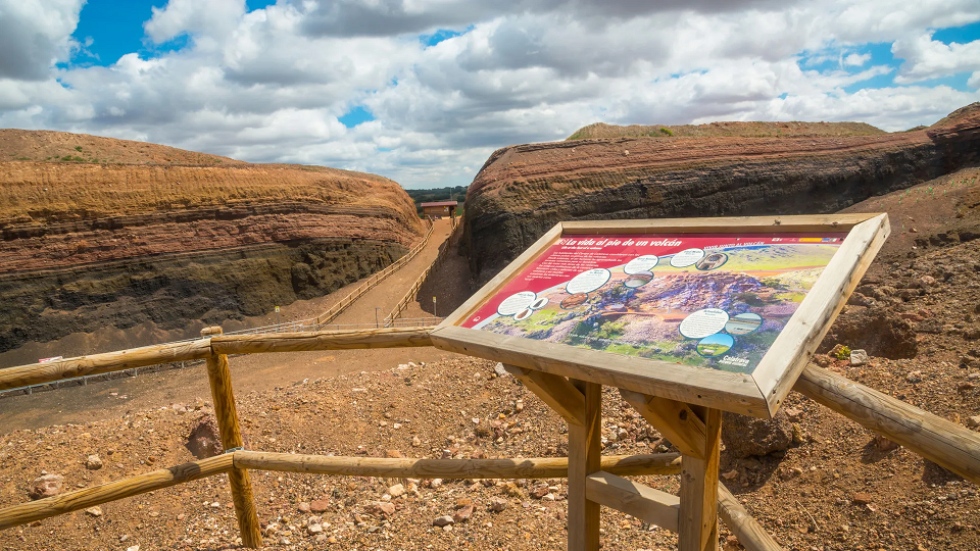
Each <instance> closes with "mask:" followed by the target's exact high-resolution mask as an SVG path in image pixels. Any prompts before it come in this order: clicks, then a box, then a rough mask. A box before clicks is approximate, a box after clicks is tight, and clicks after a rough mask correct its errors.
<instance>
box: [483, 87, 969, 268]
mask: <svg viewBox="0 0 980 551" xmlns="http://www.w3.org/2000/svg"><path fill="white" fill-rule="evenodd" d="M978 163H980V104H972V105H970V106H967V107H964V108H963V109H960V110H958V111H956V112H954V113H952V114H951V115H950V116H948V117H946V118H945V119H943V120H942V121H940V122H938V123H936V124H935V125H933V126H932V127H929V128H926V129H922V130H913V131H908V132H900V133H892V134H880V135H875V134H869V135H859V136H817V137H806V138H749V137H726V138H672V139H655V138H623V139H610V140H578V141H565V142H556V143H544V144H533V145H518V146H512V147H506V148H503V149H500V150H498V151H496V152H495V153H494V154H493V155H492V156H491V157H490V159H489V160H488V161H487V162H486V164H485V165H484V166H483V168H482V169H481V170H480V172H479V173H478V174H477V176H476V178H475V179H474V181H473V183H472V185H471V186H470V188H469V192H468V194H467V198H466V206H467V212H466V218H465V221H466V227H465V236H464V239H465V242H466V246H467V248H468V255H469V258H470V267H471V270H472V271H473V273H474V275H475V276H476V278H477V279H478V280H479V281H481V282H483V281H486V280H488V279H489V278H490V277H492V276H493V275H494V274H495V273H496V272H498V271H499V270H500V269H501V268H502V267H503V266H505V265H506V264H507V263H508V262H509V261H510V260H511V259H513V258H515V257H516V256H517V255H518V254H519V253H520V252H521V251H523V250H524V249H526V248H527V247H528V246H529V245H531V243H533V242H534V240H535V239H537V238H538V237H540V236H541V235H542V234H543V233H544V232H545V231H546V230H547V229H548V228H550V227H552V226H553V225H554V224H555V223H557V222H559V221H563V220H590V219H620V218H665V217H691V216H725V215H762V214H777V213H778V214H803V213H827V212H835V211H838V210H841V209H843V208H845V207H847V206H849V205H851V204H854V203H856V202H859V201H862V200H864V199H866V198H868V197H871V196H874V195H880V194H883V193H887V192H890V191H894V190H897V189H902V188H906V187H909V186H912V185H914V184H917V183H920V182H923V181H926V180H929V179H932V178H936V177H938V176H941V175H943V174H947V173H949V172H952V171H955V170H957V169H959V168H961V167H964V166H972V165H976V164H978Z"/></svg>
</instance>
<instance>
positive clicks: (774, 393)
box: [752, 214, 891, 415]
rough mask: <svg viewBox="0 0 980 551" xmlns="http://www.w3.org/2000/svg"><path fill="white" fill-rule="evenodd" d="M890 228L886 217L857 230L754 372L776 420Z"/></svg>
mask: <svg viewBox="0 0 980 551" xmlns="http://www.w3.org/2000/svg"><path fill="white" fill-rule="evenodd" d="M890 228H891V226H890V225H889V223H888V215H887V214H880V215H877V216H875V217H874V218H870V219H868V220H866V221H864V222H862V223H860V224H858V225H857V226H855V227H854V228H853V229H852V230H851V233H850V234H849V235H848V236H847V239H845V240H844V243H843V244H841V246H840V248H839V249H838V250H837V252H836V253H835V254H834V257H833V258H832V259H831V260H830V263H829V264H827V267H826V268H824V270H823V273H822V274H821V275H820V279H819V280H818V281H817V283H816V284H815V285H814V286H813V288H812V289H811V290H810V292H809V293H807V296H806V297H805V298H804V299H803V302H802V303H801V304H800V307H799V308H798V309H797V310H796V313H794V314H793V317H792V318H790V320H789V323H787V324H786V326H785V327H784V328H783V330H782V331H781V332H780V333H779V336H778V337H776V340H775V341H774V342H773V343H772V347H770V348H769V351H768V352H767V353H766V355H765V356H764V357H763V358H762V361H760V362H759V365H758V366H756V368H755V370H754V371H753V372H752V377H753V379H755V381H756V383H757V384H758V385H759V392H760V393H761V394H762V395H763V396H765V398H766V401H767V403H768V405H769V413H770V414H771V415H775V413H776V410H778V409H779V406H780V404H782V401H783V399H784V398H786V395H787V394H789V391H790V390H791V389H792V387H793V383H795V382H796V378H797V377H799V374H800V372H801V371H802V370H803V367H804V366H805V365H806V363H807V362H808V361H809V359H810V357H811V356H812V354H813V352H814V351H815V350H816V349H817V347H818V346H819V345H820V342H821V341H822V340H823V338H824V336H825V335H826V334H827V332H828V331H829V330H830V326H831V324H832V323H833V321H834V318H836V317H837V314H839V313H840V311H841V309H842V308H843V307H844V305H845V304H846V303H847V298H848V297H849V296H850V295H851V293H852V292H853V291H854V289H855V288H856V287H857V286H858V283H860V282H861V278H862V277H863V276H864V273H865V272H866V271H867V270H868V266H870V265H871V261H872V260H874V257H875V255H876V254H878V251H879V250H881V247H882V245H884V243H885V239H886V238H887V237H888V233H889V231H890Z"/></svg>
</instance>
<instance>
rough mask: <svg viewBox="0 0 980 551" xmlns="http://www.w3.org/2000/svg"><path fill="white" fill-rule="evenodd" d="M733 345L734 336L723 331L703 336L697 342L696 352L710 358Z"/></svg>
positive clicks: (726, 350)
mask: <svg viewBox="0 0 980 551" xmlns="http://www.w3.org/2000/svg"><path fill="white" fill-rule="evenodd" d="M734 345H735V338H734V337H732V336H731V335H726V334H725V333H715V334H714V335H711V336H709V337H705V338H703V339H701V341H700V342H698V346H697V351H698V354H700V355H702V356H704V357H706V358H712V357H714V356H721V355H722V354H724V353H725V352H728V351H729V350H731V349H732V346H734Z"/></svg>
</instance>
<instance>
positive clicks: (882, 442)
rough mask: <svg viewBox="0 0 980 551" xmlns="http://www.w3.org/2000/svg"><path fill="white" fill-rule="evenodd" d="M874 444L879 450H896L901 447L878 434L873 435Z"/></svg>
mask: <svg viewBox="0 0 980 551" xmlns="http://www.w3.org/2000/svg"><path fill="white" fill-rule="evenodd" d="M874 445H875V447H876V448H878V451H881V452H890V451H892V450H897V449H898V448H900V447H902V446H901V445H899V444H898V443H896V442H893V441H891V440H889V439H887V438H885V437H884V436H882V435H880V434H878V435H875V437H874Z"/></svg>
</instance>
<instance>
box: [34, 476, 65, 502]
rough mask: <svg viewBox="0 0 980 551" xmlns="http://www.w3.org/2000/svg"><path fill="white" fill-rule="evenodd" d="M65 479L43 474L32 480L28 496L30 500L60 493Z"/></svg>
mask: <svg viewBox="0 0 980 551" xmlns="http://www.w3.org/2000/svg"><path fill="white" fill-rule="evenodd" d="M64 482H65V477H63V476H61V475H60V474H44V475H42V476H39V477H37V478H35V479H34V483H33V484H32V488H31V491H30V492H29V494H28V495H30V498H31V499H43V498H46V497H51V496H56V495H58V494H60V493H61V488H62V486H63V485H64Z"/></svg>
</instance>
